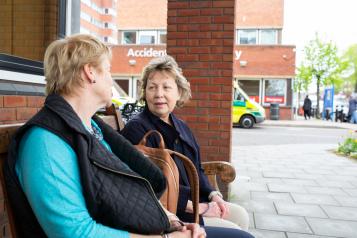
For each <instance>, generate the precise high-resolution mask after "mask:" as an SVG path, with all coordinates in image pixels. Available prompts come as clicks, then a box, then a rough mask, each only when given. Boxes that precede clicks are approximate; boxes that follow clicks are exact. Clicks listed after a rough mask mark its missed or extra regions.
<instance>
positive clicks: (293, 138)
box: [232, 126, 349, 146]
mask: <svg viewBox="0 0 357 238" xmlns="http://www.w3.org/2000/svg"><path fill="white" fill-rule="evenodd" d="M348 133H349V131H348V130H347V129H336V128H306V127H278V126H255V127H253V128H251V129H242V128H233V132H232V138H233V146H247V145H283V144H336V145H337V143H338V142H342V141H343V140H344V138H345V137H346V136H348Z"/></svg>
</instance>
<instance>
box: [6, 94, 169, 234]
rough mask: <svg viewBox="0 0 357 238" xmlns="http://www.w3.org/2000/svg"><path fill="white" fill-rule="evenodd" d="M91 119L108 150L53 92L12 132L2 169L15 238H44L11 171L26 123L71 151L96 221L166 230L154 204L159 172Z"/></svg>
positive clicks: (162, 186)
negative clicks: (17, 237)
mask: <svg viewBox="0 0 357 238" xmlns="http://www.w3.org/2000/svg"><path fill="white" fill-rule="evenodd" d="M93 119H94V120H95V121H96V122H97V123H98V126H99V127H100V128H101V130H102V133H103V136H104V140H105V141H106V142H107V143H108V144H109V145H110V147H111V149H112V151H113V153H112V152H110V151H108V150H107V149H106V148H105V147H104V146H103V145H102V144H101V143H100V142H99V141H98V140H97V139H96V138H95V137H94V136H92V135H90V134H89V133H88V132H87V131H86V129H85V128H84V126H83V124H82V122H81V120H80V118H79V117H78V116H77V114H76V113H75V112H74V111H73V109H72V107H71V106H70V105H69V104H68V103H67V102H66V101H65V100H64V99H63V98H62V97H60V96H58V95H50V96H48V97H47V98H46V102H45V107H44V108H43V109H41V111H39V112H38V113H37V114H36V115H35V116H34V117H33V118H32V119H31V120H30V121H28V122H27V123H26V124H25V125H24V126H23V127H21V128H20V129H19V131H18V132H17V133H16V135H15V137H14V139H13V142H12V144H11V146H10V150H9V158H8V159H7V163H6V164H5V169H4V172H5V181H6V186H7V188H8V193H9V194H8V195H9V198H10V203H11V206H12V208H13V210H14V214H15V221H16V226H17V228H18V230H21V231H22V232H23V234H20V237H45V235H44V232H43V230H42V229H41V227H40V226H39V224H38V222H37V220H36V218H35V216H34V214H33V212H32V210H31V207H30V205H29V204H28V201H27V199H26V196H25V194H24V193H23V191H22V189H21V186H20V184H19V181H18V179H17V176H16V173H15V163H16V157H17V154H16V151H17V148H18V145H19V142H20V141H21V138H22V136H23V135H24V133H25V132H26V130H27V129H29V128H30V127H31V126H40V127H43V128H45V129H47V130H50V131H51V132H53V133H55V134H56V135H58V136H60V137H61V138H62V139H64V140H65V141H66V142H67V143H68V144H69V145H71V147H72V148H73V150H74V151H75V152H76V154H77V157H78V164H79V169H80V175H81V183H82V187H83V195H84V198H85V201H86V205H87V209H88V211H89V214H90V215H91V216H92V218H93V219H94V220H95V221H96V222H98V223H100V224H103V225H106V226H109V227H112V228H116V229H121V230H125V231H129V232H133V233H139V234H161V233H162V232H164V231H165V230H168V229H169V226H170V224H169V221H168V218H167V216H166V214H165V212H164V211H163V209H162V207H161V205H160V204H159V203H158V198H159V197H160V196H161V194H162V193H163V191H164V190H165V188H166V180H165V178H164V176H163V174H162V173H161V170H160V169H159V168H158V167H156V165H154V164H153V163H152V162H151V161H149V160H147V159H146V158H145V156H143V155H142V154H141V153H140V152H138V151H137V150H136V149H135V148H134V147H133V146H132V145H131V143H130V142H128V141H127V140H126V139H125V138H124V137H122V136H121V135H120V134H119V133H117V132H116V131H114V130H113V129H112V128H111V127H110V126H108V125H106V124H105V123H104V122H103V121H102V120H101V119H99V118H97V117H94V118H93ZM34 159H35V158H34Z"/></svg>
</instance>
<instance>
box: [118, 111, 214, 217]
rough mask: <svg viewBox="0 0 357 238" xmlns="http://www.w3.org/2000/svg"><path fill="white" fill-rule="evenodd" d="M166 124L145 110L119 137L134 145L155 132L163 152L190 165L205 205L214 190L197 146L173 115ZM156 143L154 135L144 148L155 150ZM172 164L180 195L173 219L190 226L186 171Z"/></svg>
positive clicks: (180, 121) (189, 197) (188, 131)
mask: <svg viewBox="0 0 357 238" xmlns="http://www.w3.org/2000/svg"><path fill="white" fill-rule="evenodd" d="M170 120H171V122H172V124H173V126H171V125H169V124H167V123H165V122H164V121H163V120H161V119H160V118H159V117H157V116H155V115H154V114H152V113H151V112H150V110H149V109H148V108H147V107H146V108H145V109H144V111H143V112H141V113H140V114H138V115H137V116H135V117H134V118H133V119H131V120H130V121H129V122H128V123H127V124H126V125H125V127H124V129H123V130H122V131H121V134H122V135H123V136H124V137H126V138H127V139H128V140H129V141H131V142H132V143H133V144H134V145H136V144H138V143H139V142H140V140H141V139H142V138H143V136H144V135H145V133H146V132H148V131H149V130H157V131H159V132H160V133H161V134H162V136H163V138H164V141H165V145H166V147H167V148H169V149H171V150H174V151H177V152H180V153H182V154H184V155H186V156H187V157H188V158H190V159H191V161H192V162H193V163H194V165H195V167H196V169H197V171H198V176H199V180H200V202H208V195H209V194H210V193H211V192H212V191H213V190H214V189H213V188H212V187H211V185H210V183H209V181H208V178H207V176H206V175H205V174H204V170H203V169H202V167H201V158H200V148H199V145H198V144H197V141H196V139H195V137H194V136H193V134H192V132H191V130H190V128H189V127H188V126H187V125H186V123H185V122H183V121H182V120H180V119H178V118H177V117H176V116H175V115H174V114H173V113H171V114H170ZM159 141H160V140H159V137H158V136H157V135H155V134H154V135H152V136H150V137H149V138H148V141H147V146H150V147H158V146H159ZM174 160H175V162H176V165H177V167H178V169H179V173H180V195H179V200H178V204H177V216H178V217H179V218H180V219H181V220H182V221H185V222H193V216H192V214H189V213H186V212H185V209H186V205H187V201H188V200H191V189H190V186H189V180H188V177H187V174H186V170H185V169H184V167H183V164H182V162H181V161H179V160H177V159H175V158H174ZM200 223H203V221H202V219H200Z"/></svg>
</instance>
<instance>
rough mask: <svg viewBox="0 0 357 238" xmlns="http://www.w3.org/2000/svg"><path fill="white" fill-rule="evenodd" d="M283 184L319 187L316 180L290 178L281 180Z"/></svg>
mask: <svg viewBox="0 0 357 238" xmlns="http://www.w3.org/2000/svg"><path fill="white" fill-rule="evenodd" d="M282 181H283V183H284V184H290V185H299V186H303V185H309V186H316V185H319V184H318V183H317V182H316V180H313V179H290V178H283V179H282Z"/></svg>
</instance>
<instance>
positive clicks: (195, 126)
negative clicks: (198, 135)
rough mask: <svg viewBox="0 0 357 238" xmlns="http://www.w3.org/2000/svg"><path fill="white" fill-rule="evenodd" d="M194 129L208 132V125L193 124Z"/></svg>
mask: <svg viewBox="0 0 357 238" xmlns="http://www.w3.org/2000/svg"><path fill="white" fill-rule="evenodd" d="M192 127H193V129H199V130H208V123H197V122H196V123H193V124H192Z"/></svg>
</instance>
